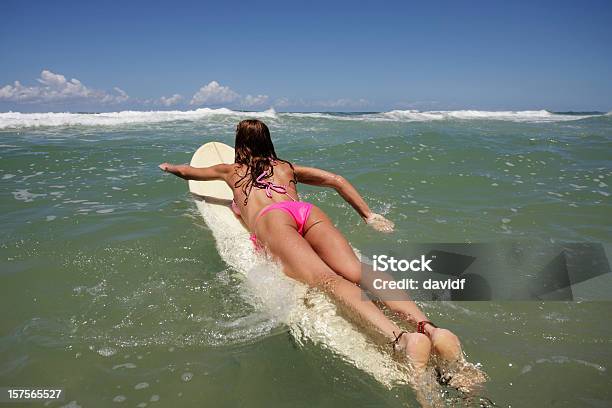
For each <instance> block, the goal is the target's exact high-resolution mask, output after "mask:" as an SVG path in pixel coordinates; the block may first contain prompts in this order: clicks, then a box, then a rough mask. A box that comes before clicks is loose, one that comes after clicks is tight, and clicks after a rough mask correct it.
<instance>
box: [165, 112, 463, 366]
mask: <svg viewBox="0 0 612 408" xmlns="http://www.w3.org/2000/svg"><path fill="white" fill-rule="evenodd" d="M159 167H160V168H161V169H162V170H163V171H166V172H169V173H172V174H174V175H176V176H178V177H181V178H183V179H186V180H202V181H207V180H223V181H225V182H226V183H227V185H228V186H229V187H230V188H231V189H232V191H233V193H234V200H233V202H232V208H233V210H234V212H235V213H236V214H237V215H238V216H240V217H241V218H242V220H243V221H244V223H245V224H246V226H247V227H248V229H249V230H250V231H251V240H252V241H253V243H254V245H255V246H256V248H259V249H264V250H265V251H266V252H267V253H268V254H270V255H272V256H273V257H274V258H276V259H277V260H279V261H280V262H281V264H282V266H283V271H284V272H285V273H286V274H287V275H288V276H289V277H291V278H293V279H297V280H298V281H301V282H303V283H305V284H307V285H310V286H313V287H318V288H320V289H321V290H323V291H325V292H327V293H328V294H329V295H330V296H331V297H332V298H333V299H335V300H336V301H337V302H338V303H339V304H340V305H341V306H344V307H346V308H348V309H349V310H350V311H351V312H352V313H351V314H352V315H353V316H355V317H356V318H357V319H358V320H359V321H361V322H365V323H366V324H368V325H369V326H371V327H373V328H374V329H375V330H376V331H377V332H378V333H380V334H381V335H382V336H384V337H385V338H386V341H387V342H388V343H389V344H390V345H391V346H392V347H393V349H394V350H396V351H397V352H398V353H402V354H405V355H406V356H407V357H408V358H409V360H410V362H411V363H412V365H413V366H414V367H415V368H417V369H422V368H424V367H425V366H426V365H427V362H428V360H429V358H430V354H431V353H432V352H433V353H435V354H436V355H437V356H439V357H440V358H442V359H443V360H448V361H456V360H458V359H460V358H461V346H460V343H459V340H458V338H457V336H455V335H454V334H453V333H451V332H450V331H449V330H447V329H443V328H438V327H436V326H435V325H434V324H433V323H431V322H430V321H429V320H428V319H427V317H426V316H425V314H424V313H423V312H422V311H421V310H420V309H419V307H418V306H417V305H416V304H415V303H414V302H413V301H411V300H410V299H409V298H408V297H407V296H406V297H405V300H392V301H385V302H384V303H385V304H386V306H387V307H388V308H389V309H390V310H391V311H393V312H395V313H396V314H397V315H398V316H400V317H401V318H402V319H404V320H405V321H407V322H408V323H409V324H412V325H414V326H416V329H417V330H416V332H412V333H407V332H405V331H403V330H402V329H401V328H400V327H398V326H397V325H396V323H394V322H393V321H392V320H390V319H389V318H387V317H386V316H385V314H384V313H383V312H382V311H381V310H380V309H379V308H378V307H377V306H376V304H374V303H373V302H372V301H370V300H366V299H367V298H366V297H364V296H362V289H361V288H360V286H359V285H360V284H362V285H364V286H367V284H364V282H362V272H361V268H362V265H361V263H360V261H359V258H358V257H357V256H356V254H355V253H354V252H353V249H352V248H351V246H350V245H349V243H348V241H347V240H346V238H344V236H343V235H342V234H341V233H340V231H338V229H336V227H335V226H334V224H333V223H332V221H331V220H330V219H329V217H328V216H327V215H326V214H325V213H324V212H323V210H321V209H320V208H318V207H317V206H315V205H313V204H311V203H308V202H304V201H300V200H299V196H298V192H297V184H298V183H303V184H310V185H314V186H321V187H328V188H333V189H335V190H336V191H337V192H338V193H339V194H340V195H341V196H342V198H343V199H344V200H346V202H348V203H349V204H350V205H351V206H352V207H353V208H354V209H355V211H357V213H359V215H360V216H361V218H362V219H363V221H364V222H365V223H366V224H368V225H370V226H371V227H372V228H374V229H376V230H378V231H381V232H392V231H393V228H394V224H393V223H392V222H391V221H389V220H387V219H386V218H385V217H383V216H382V215H380V214H375V213H374V212H372V211H371V210H370V208H369V207H368V205H367V204H366V202H365V201H364V200H363V198H362V197H361V195H359V193H358V192H357V190H356V189H355V187H353V186H352V185H351V183H349V182H348V181H347V180H346V179H345V178H343V177H342V176H339V175H337V174H333V173H330V172H328V171H325V170H320V169H317V168H313V167H304V166H299V165H297V164H292V163H290V162H288V161H286V160H283V159H280V158H279V157H278V156H277V155H276V152H275V151H274V145H273V144H272V140H271V138H270V131H269V129H268V127H267V126H266V125H265V124H264V123H263V122H261V121H259V120H255V119H248V120H243V121H241V122H240V123H239V124H238V126H237V128H236V140H235V163H233V164H218V165H215V166H211V167H203V168H195V167H191V166H189V165H174V164H169V163H163V164H160V165H159ZM393 298H394V299H396V297H393Z"/></svg>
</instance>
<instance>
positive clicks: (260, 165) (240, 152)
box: [234, 119, 297, 205]
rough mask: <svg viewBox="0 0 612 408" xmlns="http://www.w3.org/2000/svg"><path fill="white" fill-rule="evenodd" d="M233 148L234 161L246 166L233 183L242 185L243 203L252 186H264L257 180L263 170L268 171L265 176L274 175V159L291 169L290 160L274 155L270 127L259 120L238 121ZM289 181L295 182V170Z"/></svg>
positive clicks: (245, 201)
mask: <svg viewBox="0 0 612 408" xmlns="http://www.w3.org/2000/svg"><path fill="white" fill-rule="evenodd" d="M234 149H235V155H234V163H236V164H242V165H244V166H246V168H247V170H246V172H245V173H244V174H238V175H239V176H240V179H239V180H238V181H237V182H236V183H235V184H234V187H236V188H238V187H242V191H243V192H244V195H245V198H244V205H246V204H247V201H248V199H249V194H250V192H251V190H252V189H253V186H255V187H260V188H264V187H265V185H263V184H261V183H258V182H257V177H259V175H260V174H262V173H264V172H265V173H268V175H267V177H272V176H273V175H274V166H273V165H272V162H273V161H274V160H276V161H282V162H284V163H287V164H289V166H291V170H293V165H292V164H291V163H290V162H288V161H287V160H283V159H279V158H278V156H277V155H276V151H274V145H273V144H272V138H271V137H270V129H268V127H267V126H266V124H265V123H263V122H262V121H260V120H257V119H245V120H242V121H240V123H238V126H236V141H235V142H234ZM267 177H266V178H267ZM291 182H293V183H296V182H297V181H296V179H295V172H294V174H293V180H291Z"/></svg>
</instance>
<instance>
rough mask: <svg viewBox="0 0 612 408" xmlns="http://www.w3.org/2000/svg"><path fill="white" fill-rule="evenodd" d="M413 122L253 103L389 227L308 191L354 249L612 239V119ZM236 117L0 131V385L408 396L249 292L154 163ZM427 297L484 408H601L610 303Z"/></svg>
mask: <svg viewBox="0 0 612 408" xmlns="http://www.w3.org/2000/svg"><path fill="white" fill-rule="evenodd" d="M143 115H144V114H143ZM157 115H158V116H157V119H159V117H162V116H163V114H162V113H158V114H157ZM411 115H412V116H410V115H406V114H404V116H401V114H398V113H393V112H391V113H387V114H352V115H350V114H349V115H347V114H277V113H270V112H266V113H263V114H261V115H260V116H261V117H262V119H263V120H264V121H265V122H266V123H267V124H268V125H269V126H270V129H271V131H272V135H273V140H274V142H275V146H276V151H277V153H278V155H279V156H280V157H282V158H284V159H287V160H290V161H293V162H295V163H299V164H301V165H306V166H314V167H321V168H324V169H327V170H330V171H333V172H337V173H340V174H342V175H344V176H345V177H346V178H348V179H349V180H350V181H351V182H352V183H353V184H354V185H355V186H356V187H357V188H358V190H359V191H360V192H361V193H362V195H363V196H364V198H365V199H366V201H367V202H368V203H369V204H370V206H371V207H372V209H373V210H374V211H376V212H379V213H382V214H384V215H385V216H386V217H388V218H389V219H392V220H393V221H395V223H396V232H395V233H394V234H392V235H389V236H381V235H379V234H377V233H376V232H374V231H372V230H371V229H369V228H368V227H367V226H365V225H363V224H361V223H360V219H359V217H358V215H357V214H356V213H354V211H353V210H352V209H351V208H350V206H349V205H348V204H346V203H345V202H343V201H342V199H341V198H340V197H338V195H337V194H336V193H335V192H334V191H331V190H322V189H317V188H312V187H305V186H300V193H301V198H302V199H304V200H308V201H311V202H313V203H315V204H316V205H318V206H319V207H321V208H322V209H323V210H325V211H326V212H327V213H328V214H329V215H330V217H331V218H332V219H333V221H334V222H335V223H336V225H337V226H338V227H339V228H340V229H341V230H342V232H343V233H345V234H346V236H347V237H348V239H349V240H350V241H351V243H352V244H353V245H354V246H355V247H357V248H364V247H367V245H368V243H370V242H373V241H377V242H390V243H398V242H414V243H421V242H503V241H505V240H509V239H522V238H528V239H530V240H533V241H535V242H542V243H548V242H596V243H603V244H604V245H605V246H610V244H612V221H611V220H612V199H611V198H610V194H611V193H612V191H611V188H610V186H609V185H610V184H612V117H610V116H609V115H594V116H588V117H583V116H576V117H572V116H571V115H554V114H548V115H540V116H536V117H531V116H530V115H523V116H520V115H519V116H509V117H501V118H500V117H494V116H493V117H490V116H483V115H480V116H478V115H475V116H474V115H472V116H469V117H466V116H465V115H464V116H457V115H455V116H453V115H446V116H444V117H427V116H426V115H425V114H419V115H421V116H419V115H417V114H416V113H413V114H411ZM90 116H93V115H90ZM245 116H246V115H245V114H243V113H237V112H231V111H229V112H217V113H214V112H213V113H211V114H206V115H199V116H196V117H182V116H180V115H175V116H171V115H169V116H167V117H165V119H164V120H161V119H159V120H156V117H155V116H154V115H153V116H142V117H140V116H138V115H137V114H134V116H133V117H131V116H130V117H129V120H128V119H126V118H127V116H125V115H123V116H121V117H120V119H121V120H118V119H117V117H110V118H109V119H108V121H106V119H105V118H102V119H100V118H97V119H96V120H90V119H89V116H88V115H81V116H80V118H79V119H78V120H72V119H70V120H66V117H69V118H72V117H71V116H69V114H64V116H62V117H61V120H59V119H57V120H56V118H55V117H52V118H51V119H49V118H45V117H43V118H41V119H40V120H39V119H36V120H34V119H32V118H29V117H28V118H27V120H22V119H23V118H18V120H17V121H13V122H11V124H10V125H6V126H4V127H3V128H2V127H1V126H0V128H2V130H0V138H1V140H0V184H1V186H2V190H1V198H0V208H1V210H2V211H1V212H0V218H1V225H2V236H1V240H0V310H2V318H1V319H0V336H1V337H0V387H12V386H20V387H26V386H27V387H37V388H48V387H53V388H63V389H64V390H65V391H64V392H65V400H64V401H62V402H59V401H58V402H53V403H51V404H49V405H48V406H52V407H59V406H63V405H66V404H72V406H77V405H78V406H82V407H107V406H115V405H116V406H131V407H145V406H149V407H155V406H159V407H167V406H181V407H201V406H220V407H237V406H244V407H284V406H291V407H301V406H303V407H313V406H317V407H332V406H333V407H337V406H356V407H366V406H368V407H369V406H390V407H400V406H410V407H412V406H418V403H417V402H416V399H415V396H414V391H413V390H412V389H411V388H410V387H408V386H398V387H394V388H392V389H388V388H386V387H385V386H384V385H382V384H380V383H379V382H378V381H376V380H375V379H374V378H372V377H371V376H369V375H368V374H367V373H365V372H363V371H361V370H359V369H358V368H356V367H354V366H353V365H351V364H350V363H348V362H347V361H346V360H345V359H343V358H340V357H339V356H336V355H334V353H332V352H330V351H329V350H328V349H326V348H325V347H322V346H321V345H318V344H310V343H308V342H306V343H297V342H296V341H295V340H294V339H293V338H292V336H291V335H290V334H289V332H288V330H287V327H285V326H284V325H283V324H279V323H278V322H277V321H275V320H274V319H271V318H269V317H268V316H266V314H265V313H264V312H263V311H261V310H259V309H258V307H257V303H256V302H251V301H250V300H249V299H248V298H247V297H245V296H244V294H243V293H242V294H241V293H240V292H239V291H238V290H237V287H239V286H240V277H239V274H237V272H236V271H235V270H233V269H232V268H231V267H229V266H228V265H227V264H226V263H225V262H224V261H223V259H222V258H221V257H220V255H219V253H218V251H217V248H216V246H215V241H214V239H213V237H212V234H211V231H210V230H209V229H208V227H207V225H206V224H205V223H204V221H203V219H202V218H201V216H200V214H199V213H198V211H197V209H196V208H195V204H194V201H193V198H192V197H191V196H190V194H189V193H188V190H187V185H186V183H185V182H184V181H183V180H180V179H177V178H174V177H172V176H169V175H166V174H162V173H161V172H160V171H159V169H158V168H157V164H159V163H161V162H164V161H169V162H174V163H184V162H189V160H190V158H191V155H192V154H193V152H194V151H195V150H196V149H197V147H199V146H200V145H201V144H203V143H205V142H207V141H212V140H218V141H221V142H224V143H227V144H230V145H233V132H234V129H235V125H236V123H237V122H238V121H239V120H240V119H241V118H243V117H245ZM430 116H431V115H430ZM143 118H144V119H143ZM0 119H2V120H5V119H6V118H4V117H2V118H0ZM20 121H21V122H20ZM37 121H38V122H37ZM0 123H2V121H0ZM608 256H610V254H609V253H608ZM421 306H422V307H423V309H424V310H425V311H426V312H427V313H428V315H429V316H430V317H431V319H432V320H434V321H436V322H437V323H438V324H439V325H442V326H445V327H448V328H450V329H452V330H453V331H455V332H456V333H457V334H458V335H459V336H460V338H461V339H462V341H463V344H464V348H465V352H466V354H467V356H468V358H469V360H470V361H472V362H474V363H480V364H481V365H482V368H483V369H484V371H486V372H487V374H488V375H489V377H490V380H489V381H488V383H487V385H486V389H485V390H484V391H483V394H484V395H486V396H487V397H488V398H490V399H491V400H493V401H495V402H496V403H497V404H498V406H503V407H506V406H512V407H531V406H534V407H535V406H554V407H583V406H584V407H605V406H609V405H610V404H612V375H611V373H610V370H611V369H612V347H611V346H612V328H611V327H610V325H609V324H608V320H607V319H608V317H609V316H610V313H611V312H612V305H611V304H610V303H608V302H454V303H453V302H432V303H423V304H421ZM441 390H442V391H444V389H443V388H442V389H441ZM465 404H466V403H464V402H463V401H451V400H450V399H449V405H454V406H464V405H465ZM40 405H42V404H40ZM1 406H3V405H1V404H0V407H1ZM7 406H9V405H7Z"/></svg>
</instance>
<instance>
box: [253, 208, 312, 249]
mask: <svg viewBox="0 0 612 408" xmlns="http://www.w3.org/2000/svg"><path fill="white" fill-rule="evenodd" d="M312 207H313V205H312V204H310V203H307V202H304V201H281V202H278V203H272V204H270V205H267V206H265V207H264V208H263V209H262V210H261V211H260V212H259V214H257V217H256V218H255V223H254V224H253V229H254V228H255V225H256V224H257V220H259V218H260V217H261V216H262V215H264V214H266V213H268V212H270V211H274V210H281V211H284V212H286V213H287V214H289V215H290V216H292V217H293V219H294V220H295V223H296V225H297V232H298V233H299V234H300V235H301V236H304V225H305V224H306V220H308V216H309V215H310V210H312ZM250 239H251V242H253V245H255V248H256V249H260V247H261V246H260V245H259V244H258V243H257V236H256V235H255V233H252V234H251V237H250Z"/></svg>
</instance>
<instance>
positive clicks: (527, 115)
mask: <svg viewBox="0 0 612 408" xmlns="http://www.w3.org/2000/svg"><path fill="white" fill-rule="evenodd" d="M381 115H382V116H385V117H388V118H390V119H393V120H400V121H401V120H404V121H434V120H450V119H458V120H474V119H476V120H505V121H511V122H558V121H568V120H579V119H584V118H587V117H589V115H562V114H557V113H552V112H549V111H547V110H537V111H480V110H455V111H429V112H419V111H415V110H393V111H390V112H385V113H382V114H381Z"/></svg>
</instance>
